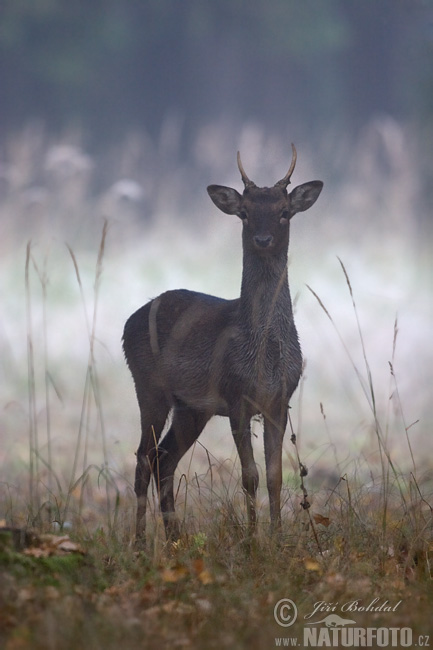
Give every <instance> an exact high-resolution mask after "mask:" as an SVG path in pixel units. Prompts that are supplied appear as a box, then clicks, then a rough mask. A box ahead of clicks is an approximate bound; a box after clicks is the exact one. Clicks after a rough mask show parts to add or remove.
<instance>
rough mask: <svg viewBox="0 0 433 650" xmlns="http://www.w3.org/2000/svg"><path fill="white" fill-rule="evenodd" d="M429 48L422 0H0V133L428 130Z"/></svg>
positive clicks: (431, 26)
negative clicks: (174, 124)
mask: <svg viewBox="0 0 433 650" xmlns="http://www.w3.org/2000/svg"><path fill="white" fill-rule="evenodd" d="M432 53H433V3H432V2H431V1H430V0H326V1H325V0H91V1H89V0H73V1H71V0H2V3H1V5H0V87H1V89H2V90H1V101H0V118H1V125H2V131H3V133H4V132H5V131H7V130H10V129H14V128H20V126H22V124H24V123H25V122H26V121H28V120H29V119H32V118H41V119H42V120H43V121H44V122H45V123H46V124H47V125H48V128H49V129H52V130H54V131H55V130H57V129H62V128H64V127H65V126H67V125H68V124H71V123H77V124H79V125H81V126H83V127H84V128H85V130H86V131H88V133H91V134H92V137H93V138H94V141H95V144H97V143H98V142H102V141H105V142H106V141H107V139H111V138H116V137H118V136H121V135H122V134H123V133H124V132H125V130H131V129H134V128H140V129H145V130H146V131H147V132H148V133H150V134H151V135H152V134H156V133H158V130H159V129H160V128H161V124H162V121H163V120H164V118H165V117H166V116H167V115H173V114H174V115H176V116H178V117H179V118H180V119H181V120H182V124H183V128H184V133H185V134H186V135H187V134H188V132H191V130H193V129H195V128H197V126H201V125H203V124H206V123H208V122H209V121H212V120H218V119H222V118H223V119H230V120H233V121H234V122H236V121H239V120H247V119H254V120H257V121H258V122H260V123H263V124H265V125H266V124H269V125H272V126H273V127H276V128H279V127H282V126H284V125H285V124H287V122H290V123H293V122H295V123H298V124H299V125H302V128H303V129H305V130H306V131H307V132H311V131H315V130H317V131H320V130H321V129H323V128H324V127H326V126H328V125H336V124H338V125H339V128H341V129H350V130H353V129H357V127H359V126H361V125H363V124H365V123H366V122H367V121H368V120H369V119H370V118H371V117H372V116H374V115H377V114H381V113H387V114H390V115H392V116H393V117H395V118H397V119H403V120H419V121H420V122H424V123H425V124H428V123H430V121H431V116H432V105H433V102H432V99H433V66H432Z"/></svg>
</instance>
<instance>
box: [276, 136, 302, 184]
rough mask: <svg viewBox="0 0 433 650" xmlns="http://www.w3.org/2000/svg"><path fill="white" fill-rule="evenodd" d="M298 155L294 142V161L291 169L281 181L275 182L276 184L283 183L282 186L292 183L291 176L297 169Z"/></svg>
mask: <svg viewBox="0 0 433 650" xmlns="http://www.w3.org/2000/svg"><path fill="white" fill-rule="evenodd" d="M297 157H298V155H297V153H296V147H295V145H294V144H293V142H292V162H291V163H290V167H289V171H288V172H287V174H286V175H285V176H284V178H282V179H281V180H280V181H278V182H277V183H275V185H281V186H282V187H287V185H288V184H289V183H290V177H291V175H292V174H293V171H294V169H295V165H296V158H297Z"/></svg>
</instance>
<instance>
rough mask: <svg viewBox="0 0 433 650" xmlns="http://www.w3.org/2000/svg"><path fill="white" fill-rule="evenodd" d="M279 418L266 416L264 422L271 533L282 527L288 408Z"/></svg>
mask: <svg viewBox="0 0 433 650" xmlns="http://www.w3.org/2000/svg"><path fill="white" fill-rule="evenodd" d="M278 416H279V417H278V419H274V418H273V417H269V418H268V417H266V415H265V423H264V443H265V462H266V482H267V487H268V493H269V508H270V516H271V533H274V532H277V531H278V530H279V529H280V528H281V506H280V499H281V486H282V484H283V469H282V455H283V439H284V432H285V429H286V424H287V410H286V411H285V413H283V414H281V413H279V414H278Z"/></svg>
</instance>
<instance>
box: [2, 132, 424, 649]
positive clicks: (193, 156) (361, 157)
mask: <svg viewBox="0 0 433 650" xmlns="http://www.w3.org/2000/svg"><path fill="white" fill-rule="evenodd" d="M289 137H290V136H289V134H288V135H287V138H286V140H287V143H290V139H289ZM181 141H182V138H181V130H180V128H179V126H178V125H177V124H176V123H175V122H170V121H168V122H167V124H166V127H165V129H164V130H163V132H162V133H161V139H160V141H159V142H158V143H157V144H155V143H152V142H150V141H149V140H148V139H146V138H145V136H143V134H140V135H138V134H133V135H131V137H130V138H129V139H128V140H127V141H126V142H125V143H124V144H123V145H122V147H120V148H119V149H118V150H116V151H114V150H113V151H109V152H105V154H104V156H101V157H100V158H98V157H94V158H92V157H90V156H89V155H88V154H87V153H86V152H85V148H84V146H83V144H82V136H81V134H79V133H69V134H65V135H64V136H63V137H62V138H57V139H53V138H51V137H49V136H48V135H47V134H46V133H45V132H44V130H43V129H42V128H41V127H39V126H38V125H31V126H29V128H28V129H27V130H25V131H23V133H22V134H21V135H19V136H15V137H13V138H12V137H11V138H10V140H9V141H8V142H7V143H6V144H5V146H4V149H3V152H2V157H3V160H2V176H1V183H2V185H1V188H2V190H1V192H2V193H1V201H0V228H1V237H0V247H1V251H0V252H1V261H0V265H1V275H0V291H1V305H2V308H1V316H0V349H1V367H0V386H1V393H0V394H1V408H0V432H1V447H0V521H1V530H0V578H1V580H0V640H1V643H2V644H3V645H4V647H5V648H7V649H8V650H13V649H18V648H78V647H85V646H86V645H90V646H91V647H92V648H93V647H94V648H99V647H101V648H102V647H104V648H111V647H113V648H114V647H118V645H119V643H121V644H122V645H123V647H125V648H129V647H134V648H136V647H162V648H165V647H186V648H189V647H191V648H194V647H197V648H213V647H215V648H216V647H230V648H231V647H247V646H249V647H253V648H267V647H275V646H278V645H291V644H293V645H302V639H303V638H305V637H304V636H303V635H305V630H306V629H307V622H308V621H309V620H310V618H311V619H314V621H316V622H319V621H321V620H323V619H324V618H325V617H326V616H327V615H328V614H329V613H334V612H337V613H338V614H339V615H341V616H342V617H343V618H346V619H348V618H350V619H351V620H352V621H355V622H356V625H357V627H358V628H374V629H376V628H379V629H385V628H386V629H389V628H398V629H399V630H400V629H401V628H404V629H405V628H410V629H411V631H412V632H411V634H412V635H413V638H412V642H411V645H412V643H413V645H415V644H416V643H418V645H422V644H423V645H425V646H427V644H428V643H430V645H431V644H432V643H433V640H432V639H433V635H432V636H431V637H430V640H429V641H428V640H427V636H428V635H429V633H430V630H431V622H430V612H431V607H432V604H433V592H432V578H433V567H432V562H433V539H432V512H433V511H432V507H433V500H432V494H433V486H432V460H431V442H430V437H431V427H432V421H433V404H432V400H431V386H432V385H433V376H432V375H433V346H432V344H431V329H432V321H433V309H432V299H431V295H432V280H431V278H432V277H433V274H432V270H433V269H432V257H431V239H430V237H429V231H428V229H427V227H426V225H425V224H426V220H425V216H424V215H423V214H422V206H421V205H420V204H419V202H418V201H417V197H418V195H419V179H418V176H417V164H416V152H415V151H411V149H410V146H409V143H410V142H411V133H410V129H409V128H407V127H406V128H404V127H402V126H401V125H398V124H396V123H394V122H392V121H390V120H386V119H382V120H378V121H377V122H375V123H372V124H371V125H369V126H368V127H366V130H365V133H364V134H363V137H362V139H360V140H359V141H357V142H346V143H345V142H339V141H338V145H337V139H336V136H335V135H333V134H332V133H330V134H328V135H327V137H326V138H324V139H323V142H320V143H319V144H318V146H317V148H316V149H315V150H313V149H312V148H311V145H310V144H309V143H303V142H302V141H301V142H299V143H298V142H296V145H297V149H298V166H297V169H296V172H295V177H294V179H293V183H302V182H305V181H307V180H312V179H313V178H320V179H322V180H324V181H325V189H324V192H323V194H322V196H321V197H320V199H319V201H318V203H317V205H316V206H315V207H314V208H313V209H312V210H311V211H310V212H309V213H307V214H305V215H298V216H297V217H295V219H294V221H293V224H292V226H291V247H290V266H289V281H290V286H291V291H292V297H293V298H294V302H295V312H296V313H295V319H296V323H297V327H298V331H299V335H300V339H301V345H302V348H303V352H304V357H305V369H304V374H303V377H302V380H301V385H300V387H299V388H298V390H297V391H296V393H295V395H294V397H293V399H292V404H291V406H292V408H291V428H292V430H291V431H288V432H287V434H286V440H285V447H284V489H283V500H282V501H283V520H284V526H283V534H282V537H281V539H278V540H273V539H270V538H269V535H268V513H267V494H266V489H265V487H264V484H265V481H264V465H263V451H262V446H263V445H262V439H261V435H262V434H261V426H260V422H259V421H257V422H256V423H254V447H255V455H256V460H257V462H258V466H259V472H260V476H261V484H260V490H259V520H260V523H259V529H258V532H257V535H256V537H254V538H253V539H250V538H249V537H248V535H247V530H246V512H245V504H244V498H243V494H242V489H241V484H240V471H239V463H238V459H237V457H236V454H235V448H234V443H233V441H232V439H231V434H230V431H229V427H228V423H227V422H226V421H225V420H224V419H220V418H214V419H213V420H212V421H211V422H210V423H209V424H208V426H207V427H206V430H205V432H204V433H203V435H202V437H201V438H200V439H199V441H198V442H197V443H196V444H195V445H194V447H193V449H192V450H191V452H190V453H189V454H187V456H186V457H185V458H184V459H183V460H182V462H181V464H180V466H179V468H178V472H177V479H176V489H177V496H176V508H177V512H178V515H179V517H180V518H181V521H182V524H183V536H182V538H181V539H180V540H179V542H178V543H176V544H174V545H167V544H166V543H165V539H164V535H163V530H162V525H161V521H160V518H159V515H158V508H157V501H158V498H157V496H158V495H157V488H156V487H155V486H153V489H152V493H151V494H150V502H151V504H150V505H151V507H150V514H149V529H150V530H149V542H148V548H147V551H146V552H137V551H136V550H135V549H134V509H135V499H134V493H133V476H134V465H135V456H134V451H135V449H136V447H137V445H138V441H139V417H138V416H139V414H138V407H137V405H136V401H135V395H134V389H133V385H132V380H131V378H130V376H129V373H128V370H127V368H126V366H125V363H124V360H123V355H122V349H121V335H122V328H123V323H124V322H125V320H126V318H127V317H128V316H129V315H130V314H131V313H132V312H133V311H134V310H135V309H136V308H138V307H139V306H141V304H143V303H144V302H146V301H147V300H148V299H149V298H151V297H154V296H156V295H158V293H160V292H162V291H164V290H166V289H169V288H179V287H185V288H190V289H194V290H199V291H205V292H207V293H212V294H215V295H220V296H223V297H226V298H232V297H236V296H237V295H238V294H239V285H240V274H241V242H240V223H239V222H238V220H237V219H236V218H235V217H229V216H227V215H223V214H222V213H218V212H217V210H216V209H215V208H214V207H213V206H212V204H211V202H210V200H209V198H208V197H207V194H206V191H205V188H206V185H207V184H209V183H221V184H226V185H231V186H234V187H237V188H238V189H240V179H239V178H238V176H239V174H238V171H237V168H236V158H235V155H236V149H237V148H239V149H240V150H241V151H242V158H243V162H244V165H245V168H246V169H247V172H248V175H249V176H250V177H252V178H253V179H254V180H255V181H256V182H257V183H258V184H263V185H264V184H270V183H271V182H274V180H275V179H277V178H280V177H281V175H282V173H284V171H285V170H286V167H287V164H288V161H289V158H290V156H289V153H288V152H289V145H288V146H287V147H285V146H284V142H283V139H282V138H281V136H280V137H276V136H274V135H272V134H268V133H266V132H264V130H263V129H262V128H260V127H259V126H257V125H254V124H249V125H246V126H245V127H244V128H243V129H241V130H240V132H238V133H235V132H233V131H231V129H230V127H228V126H227V125H218V124H215V125H210V126H209V128H208V129H206V130H204V131H203V132H200V133H197V134H196V138H195V141H194V146H193V148H192V151H191V152H190V157H189V159H188V162H184V161H183V158H182V157H181V156H180V149H181ZM233 143H235V144H233ZM403 153H404V155H403ZM411 156H412V157H411ZM408 168H409V169H410V172H409V173H408ZM292 433H294V434H296V440H297V443H296V446H295V445H294V444H293V443H292V442H291V434H292ZM299 461H301V462H302V463H303V464H304V465H305V466H306V467H307V468H308V475H307V476H306V477H305V478H303V479H302V480H301V477H300V471H299V467H300V466H299ZM305 491H306V492H307V494H308V497H307V499H308V502H309V504H310V507H309V508H306V509H304V508H302V507H301V504H302V502H303V501H304V499H305V498H306V497H305ZM25 530H26V531H28V532H27V534H24V532H23V531H25ZM282 599H290V601H293V603H295V604H296V606H297V609H298V617H297V620H296V621H295V622H294V623H293V625H291V626H289V627H284V626H282V625H279V624H278V622H277V621H276V618H278V608H277V604H278V603H280V601H282ZM283 605H284V603H283ZM286 605H287V603H286ZM289 605H290V603H289V604H288V606H289ZM369 605H371V606H370V607H368V606H369ZM342 607H343V609H342ZM288 611H289V610H287V609H285V610H284V609H283V610H281V612H283V613H284V612H285V614H287V612H288ZM313 611H314V612H315V614H314V616H311V617H310V618H308V616H309V615H310V614H311V613H312V612H313ZM281 612H280V614H281ZM281 615H282V614H281ZM281 622H283V623H284V620H282V619H280V623H281ZM323 625H324V624H323ZM320 629H324V630H325V632H323V633H322V636H323V638H325V635H326V634H327V633H328V632H327V630H328V628H323V627H322V628H320ZM335 634H337V633H335ZM382 634H384V633H382ZM395 634H397V633H395ZM398 634H400V632H399V633H398ZM405 638H406V637H404V638H403V637H399V641H398V643H397V646H398V644H399V643H400V644H401V646H402V647H403V646H404V641H405ZM292 639H296V642H295V641H292ZM389 639H391V637H389ZM382 640H383V639H382ZM322 641H323V639H322ZM379 641H380V639H379ZM391 641H392V639H391V640H389V643H388V645H391ZM340 642H342V639H340V638H339V639H337V640H336V641H335V643H334V646H335V647H338V643H340ZM376 644H377V645H376ZM316 645H317V644H316ZM379 646H380V643H378V642H377V639H376V640H373V641H372V642H371V643H370V647H379ZM382 646H383V644H382ZM407 647H410V646H409V645H408V644H407Z"/></svg>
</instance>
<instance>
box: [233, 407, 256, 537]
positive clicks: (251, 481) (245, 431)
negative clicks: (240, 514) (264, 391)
mask: <svg viewBox="0 0 433 650" xmlns="http://www.w3.org/2000/svg"><path fill="white" fill-rule="evenodd" d="M230 425H231V428H232V433H233V438H234V441H235V443H236V448H237V450H238V454H239V460H240V462H241V470H242V487H243V489H244V492H245V496H246V500H247V515H248V523H249V525H250V528H251V529H252V530H254V528H255V526H256V521H257V516H256V493H257V487H258V485H259V473H258V471H257V465H256V463H255V460H254V454H253V446H252V444H251V427H250V418H248V419H247V418H240V419H239V418H236V417H230Z"/></svg>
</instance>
